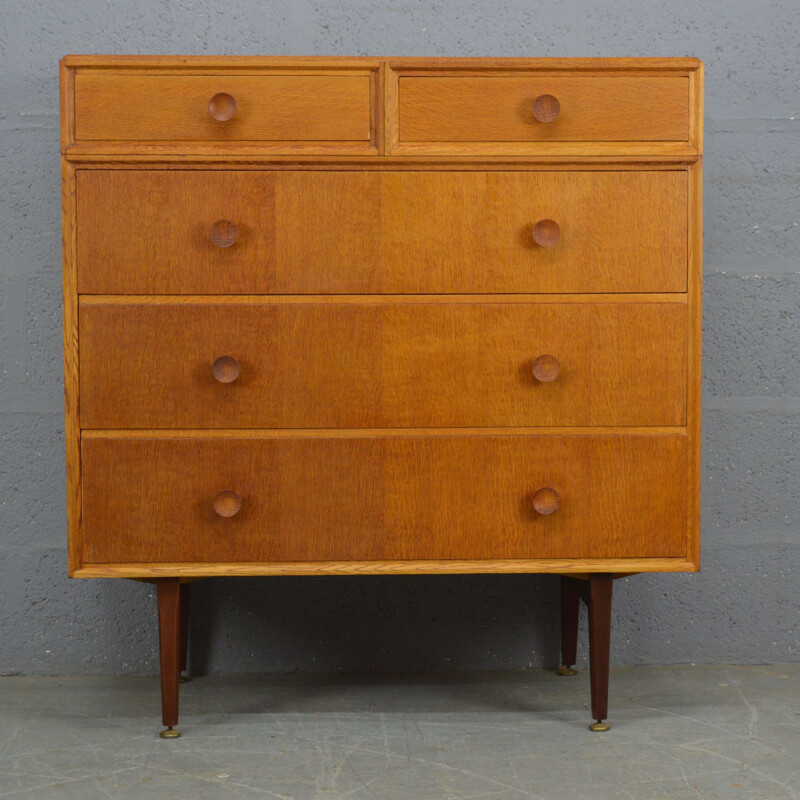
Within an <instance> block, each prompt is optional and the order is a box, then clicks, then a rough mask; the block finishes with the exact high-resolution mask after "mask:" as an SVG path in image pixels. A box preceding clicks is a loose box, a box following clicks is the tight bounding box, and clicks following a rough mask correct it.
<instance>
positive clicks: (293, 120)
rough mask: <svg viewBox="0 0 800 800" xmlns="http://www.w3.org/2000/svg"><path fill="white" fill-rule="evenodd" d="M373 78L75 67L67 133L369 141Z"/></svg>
mask: <svg viewBox="0 0 800 800" xmlns="http://www.w3.org/2000/svg"><path fill="white" fill-rule="evenodd" d="M372 84H373V78H372V76H371V73H370V71H369V70H367V69H364V70H361V71H360V74H302V75H291V74H288V75H287V74H280V75H269V74H264V75H241V74H236V73H235V72H220V73H218V74H211V75H209V74H201V75H177V74H157V73H149V72H146V73H143V74H139V73H137V72H135V71H131V72H127V73H119V72H108V71H104V70H101V71H98V70H86V71H81V70H78V72H77V74H76V75H75V139H76V142H77V143H79V144H89V143H94V144H100V143H103V142H107V143H116V144H117V145H119V144H120V143H128V144H132V143H136V142H139V143H148V144H159V143H161V144H164V143H173V144H175V143H185V144H191V143H202V142H209V143H232V142H242V143H246V142H252V143H268V142H272V143H286V144H287V145H289V146H291V145H300V144H302V145H304V146H306V147H309V146H310V147H313V146H314V144H315V143H316V144H317V145H325V144H326V143H327V144H337V143H338V144H340V145H343V144H348V143H349V144H357V143H360V144H362V145H368V144H370V143H371V142H372V143H373V144H374V141H373V140H374V136H373V134H374V131H375V119H374V118H375V113H376V111H375V109H374V107H373V102H372V97H373V95H374V92H373V90H372Z"/></svg>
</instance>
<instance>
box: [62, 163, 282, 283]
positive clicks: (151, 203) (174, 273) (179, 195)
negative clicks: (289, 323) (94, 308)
mask: <svg viewBox="0 0 800 800" xmlns="http://www.w3.org/2000/svg"><path fill="white" fill-rule="evenodd" d="M272 192H273V178H272V176H271V174H270V173H267V172H241V171H239V172H237V171H219V172H186V171H181V170H174V171H173V170H170V171H157V170H154V171H144V172H140V171H138V170H135V171H128V170H122V171H115V170H91V169H89V170H87V169H80V170H78V171H77V221H78V223H77V227H78V236H77V249H78V291H79V292H89V293H94V292H99V293H116V292H126V291H128V292H134V293H136V294H148V293H151V292H163V293H167V294H171V293H175V292H186V293H194V292H203V291H204V290H206V287H209V286H216V287H217V288H220V289H221V290H222V291H224V292H232V293H237V292H239V293H243V292H264V291H268V289H269V286H270V283H271V280H272V279H271V276H270V269H271V260H272V254H273V251H274V248H273V247H272V242H273V240H274V232H273V225H274V213H273V208H272V207H273V201H272V197H273V193H272ZM218 220H229V221H231V222H234V223H235V224H236V226H237V228H238V235H237V238H236V241H235V243H234V244H233V245H232V246H231V247H218V246H217V245H215V244H214V242H213V241H212V239H211V228H212V225H214V223H215V222H217V221H218Z"/></svg>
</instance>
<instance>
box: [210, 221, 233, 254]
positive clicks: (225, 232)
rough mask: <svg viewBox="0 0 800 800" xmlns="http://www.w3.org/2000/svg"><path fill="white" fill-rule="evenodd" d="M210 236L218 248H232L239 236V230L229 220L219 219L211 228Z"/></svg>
mask: <svg viewBox="0 0 800 800" xmlns="http://www.w3.org/2000/svg"><path fill="white" fill-rule="evenodd" d="M208 235H209V237H210V238H211V241H212V242H213V243H214V244H215V245H216V246H217V247H230V246H231V245H232V244H233V243H234V242H235V241H236V238H237V237H238V236H239V229H238V228H237V227H236V223H235V222H231V221H230V220H229V219H218V220H217V221H216V222H215V223H214V224H213V225H212V226H211V230H210V231H209V232H208Z"/></svg>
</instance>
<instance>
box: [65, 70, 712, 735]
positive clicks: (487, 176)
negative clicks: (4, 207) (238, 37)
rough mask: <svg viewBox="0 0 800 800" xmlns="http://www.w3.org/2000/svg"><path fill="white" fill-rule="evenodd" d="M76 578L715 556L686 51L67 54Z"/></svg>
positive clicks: (597, 627)
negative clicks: (425, 55) (703, 545)
mask: <svg viewBox="0 0 800 800" xmlns="http://www.w3.org/2000/svg"><path fill="white" fill-rule="evenodd" d="M61 91H62V156H63V157H62V176H63V203H64V225H63V237H64V332H65V364H66V370H65V372H66V425H67V427H66V435H67V467H68V495H69V496H68V519H69V570H70V575H72V576H76V577H125V578H136V579H145V580H152V581H154V582H155V583H156V584H157V586H158V590H157V594H158V604H159V624H160V642H161V670H162V677H161V679H162V699H163V714H164V724H165V726H167V729H166V731H164V732H162V735H166V736H174V735H177V731H175V730H174V725H175V724H176V723H177V715H178V679H179V673H180V672H181V670H183V669H185V667H186V663H185V662H186V636H187V629H188V627H187V626H188V611H189V581H191V580H194V579H197V578H201V577H210V576H215V575H265V576H267V575H286V574H295V575H297V574H301V575H311V574H332V575H335V574H395V573H425V572H428V573H437V572H442V573H443V572H549V573H556V574H560V575H561V576H562V586H561V591H562V666H561V669H560V671H561V673H562V674H571V673H572V672H573V670H572V669H571V667H572V665H573V664H574V662H575V647H576V644H575V643H576V637H577V615H578V603H579V599H580V598H582V599H583V600H584V601H585V602H586V605H587V607H588V609H589V620H590V646H591V654H590V661H591V663H590V669H591V676H592V715H593V718H594V719H595V723H594V725H593V728H594V729H595V730H602V729H605V728H607V725H606V724H605V723H604V722H603V721H604V720H605V718H606V715H607V708H606V706H607V684H608V658H609V655H608V642H609V626H610V614H611V586H612V580H613V578H615V577H618V576H620V575H630V574H632V573H636V572H649V571H661V572H666V571H683V570H695V569H697V568H698V567H699V447H700V438H699V434H700V307H701V290H700V287H701V282H700V281H701V278H700V275H701V265H700V253H701V156H702V65H701V64H700V62H698V61H696V60H695V59H686V58H681V59H457V58H455V59H447V58H443V59H388V60H384V59H377V58H250V57H242V58H238V57H230V58H208V57H185V58H184V57H174V58H162V57H111V56H69V57H67V58H65V59H63V61H62V63H61Z"/></svg>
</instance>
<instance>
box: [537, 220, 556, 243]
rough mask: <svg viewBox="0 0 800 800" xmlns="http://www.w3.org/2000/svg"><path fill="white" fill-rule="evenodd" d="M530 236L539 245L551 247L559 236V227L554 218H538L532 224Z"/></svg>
mask: <svg viewBox="0 0 800 800" xmlns="http://www.w3.org/2000/svg"><path fill="white" fill-rule="evenodd" d="M532 236H533V241H534V242H536V244H538V245H539V247H552V246H553V245H554V244H558V240H559V239H560V238H561V228H559V227H558V223H557V222H556V221H555V220H554V219H540V220H539V221H538V222H537V223H536V224H535V225H534V226H533V231H532Z"/></svg>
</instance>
